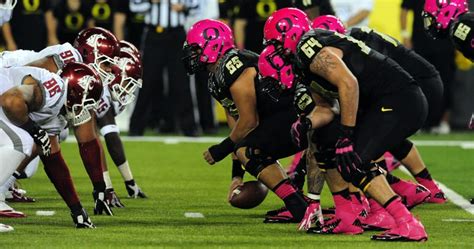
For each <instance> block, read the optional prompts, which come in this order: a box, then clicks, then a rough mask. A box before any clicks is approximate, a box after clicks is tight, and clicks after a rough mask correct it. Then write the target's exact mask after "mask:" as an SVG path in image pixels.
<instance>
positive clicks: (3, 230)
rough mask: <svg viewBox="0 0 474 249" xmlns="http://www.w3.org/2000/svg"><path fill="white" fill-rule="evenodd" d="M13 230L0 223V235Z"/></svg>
mask: <svg viewBox="0 0 474 249" xmlns="http://www.w3.org/2000/svg"><path fill="white" fill-rule="evenodd" d="M13 230H15V229H13V227H12V226H9V225H5V224H2V223H0V233H6V232H11V231H13Z"/></svg>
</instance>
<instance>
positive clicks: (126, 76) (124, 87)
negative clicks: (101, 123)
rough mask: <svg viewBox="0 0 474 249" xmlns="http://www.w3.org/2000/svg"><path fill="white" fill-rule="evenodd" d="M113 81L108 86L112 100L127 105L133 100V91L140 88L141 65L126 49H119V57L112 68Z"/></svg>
mask: <svg viewBox="0 0 474 249" xmlns="http://www.w3.org/2000/svg"><path fill="white" fill-rule="evenodd" d="M112 71H113V72H114V74H115V79H114V80H113V81H112V82H111V83H110V84H109V85H108V87H109V90H110V95H111V97H112V100H114V101H118V102H119V103H120V104H121V105H124V106H125V105H128V104H130V103H132V102H133V100H134V99H135V91H136V90H137V89H138V88H141V87H142V63H141V60H140V59H139V58H137V57H136V56H135V55H134V54H132V52H131V51H129V50H128V49H127V47H122V48H121V49H120V56H119V57H116V59H115V66H113V67H112Z"/></svg>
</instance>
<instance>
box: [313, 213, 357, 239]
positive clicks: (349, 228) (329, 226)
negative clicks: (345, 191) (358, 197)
mask: <svg viewBox="0 0 474 249" xmlns="http://www.w3.org/2000/svg"><path fill="white" fill-rule="evenodd" d="M363 232H364V229H362V225H361V223H360V221H359V219H356V220H355V221H354V223H352V224H351V223H345V222H344V221H343V219H340V218H337V217H335V218H333V219H331V220H329V221H327V222H325V223H324V225H323V226H316V227H312V228H309V229H308V231H307V233H313V234H349V235H356V234H361V233H363Z"/></svg>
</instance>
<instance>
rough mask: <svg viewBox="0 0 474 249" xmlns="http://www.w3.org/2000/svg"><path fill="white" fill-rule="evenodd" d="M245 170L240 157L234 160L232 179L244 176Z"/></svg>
mask: <svg viewBox="0 0 474 249" xmlns="http://www.w3.org/2000/svg"><path fill="white" fill-rule="evenodd" d="M244 174H245V170H244V169H243V168H242V164H241V163H240V161H239V159H234V160H232V179H234V177H240V178H244Z"/></svg>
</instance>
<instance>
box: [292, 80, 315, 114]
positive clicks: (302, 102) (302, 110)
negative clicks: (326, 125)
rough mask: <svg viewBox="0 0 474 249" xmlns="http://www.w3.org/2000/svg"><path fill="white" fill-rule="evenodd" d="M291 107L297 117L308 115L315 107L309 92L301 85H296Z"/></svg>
mask: <svg viewBox="0 0 474 249" xmlns="http://www.w3.org/2000/svg"><path fill="white" fill-rule="evenodd" d="M293 105H294V107H295V110H296V113H297V114H298V116H302V115H308V114H310V113H311V111H313V109H314V107H316V103H315V102H314V100H313V97H312V96H311V92H310V90H309V89H308V88H307V87H306V86H305V85H303V84H298V85H297V86H296V90H295V96H294V98H293Z"/></svg>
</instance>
